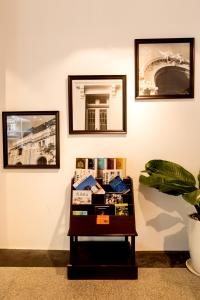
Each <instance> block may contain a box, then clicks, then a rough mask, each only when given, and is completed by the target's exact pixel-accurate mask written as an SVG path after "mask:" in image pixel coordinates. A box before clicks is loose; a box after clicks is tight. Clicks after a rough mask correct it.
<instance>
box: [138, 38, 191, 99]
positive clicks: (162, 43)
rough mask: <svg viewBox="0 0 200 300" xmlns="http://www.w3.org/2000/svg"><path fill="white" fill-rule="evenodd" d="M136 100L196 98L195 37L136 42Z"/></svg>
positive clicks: (139, 40) (140, 40)
mask: <svg viewBox="0 0 200 300" xmlns="http://www.w3.org/2000/svg"><path fill="white" fill-rule="evenodd" d="M135 98H136V99H138V100H140V99H141V100H142V99H143V100H148V99H174V98H175V99H176V98H194V38H160V39H135Z"/></svg>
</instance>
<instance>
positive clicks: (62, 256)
mask: <svg viewBox="0 0 200 300" xmlns="http://www.w3.org/2000/svg"><path fill="white" fill-rule="evenodd" d="M188 258H189V252H188V251H136V263H137V265H138V267H139V268H174V267H176V268H183V267H185V261H186V260H187V259H188ZM68 263H69V251H64V250H30V249H29V250H19V249H17V250H15V249H0V267H66V266H67V264H68Z"/></svg>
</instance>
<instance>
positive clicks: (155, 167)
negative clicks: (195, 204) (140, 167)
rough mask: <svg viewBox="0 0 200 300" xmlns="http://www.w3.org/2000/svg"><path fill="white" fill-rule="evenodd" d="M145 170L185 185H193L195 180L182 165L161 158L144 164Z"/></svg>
mask: <svg viewBox="0 0 200 300" xmlns="http://www.w3.org/2000/svg"><path fill="white" fill-rule="evenodd" d="M145 170H146V172H147V173H148V174H149V175H151V174H153V173H155V174H160V175H163V176H165V177H166V178H167V177H170V178H174V180H178V181H180V182H184V183H185V184H186V185H189V186H195V184H196V181H195V178H194V176H193V175H192V174H191V173H190V172H188V171H187V170H186V169H184V168H183V167H182V166H180V165H178V164H176V163H173V162H170V161H167V160H161V159H155V160H150V161H149V162H147V163H146V165H145Z"/></svg>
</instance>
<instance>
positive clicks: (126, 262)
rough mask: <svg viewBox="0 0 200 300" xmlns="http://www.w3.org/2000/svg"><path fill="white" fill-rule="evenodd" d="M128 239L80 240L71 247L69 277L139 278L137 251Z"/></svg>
mask: <svg viewBox="0 0 200 300" xmlns="http://www.w3.org/2000/svg"><path fill="white" fill-rule="evenodd" d="M131 250H132V249H131V245H130V243H129V242H126V241H103V242H102V241H89V242H88V241H87V242H85V241H84V242H83V241H78V242H74V243H73V244H72V247H71V249H70V264H69V265H68V278H69V279H137V274H138V272H137V271H138V268H137V265H136V263H135V253H132V251H131Z"/></svg>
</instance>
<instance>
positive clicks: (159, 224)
mask: <svg viewBox="0 0 200 300" xmlns="http://www.w3.org/2000/svg"><path fill="white" fill-rule="evenodd" d="M139 193H140V194H142V195H143V198H144V200H145V202H146V201H150V202H152V203H153V204H154V205H156V206H157V207H159V208H160V209H161V210H162V211H164V212H161V213H160V214H159V215H157V216H156V217H154V218H152V219H148V220H146V225H147V226H151V227H153V228H154V229H155V230H156V231H157V232H158V234H159V232H162V231H165V230H168V229H171V228H173V227H174V226H176V225H177V224H180V225H181V229H180V230H179V231H176V232H175V233H172V234H169V235H166V236H165V237H164V250H165V249H166V250H168V249H172V245H177V244H180V245H184V244H186V243H187V228H186V225H187V216H188V214H189V213H190V211H189V210H188V207H187V205H185V201H184V200H183V199H181V197H180V196H179V197H176V196H171V195H167V194H163V193H161V192H159V191H156V190H155V189H151V188H148V187H145V186H143V185H140V186H139ZM145 202H144V201H140V206H141V210H142V211H144V212H145V209H144V207H145ZM173 212H176V215H177V216H173V215H172V213H173ZM143 215H144V218H145V219H146V215H145V213H144V214H143ZM182 250H184V249H182Z"/></svg>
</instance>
